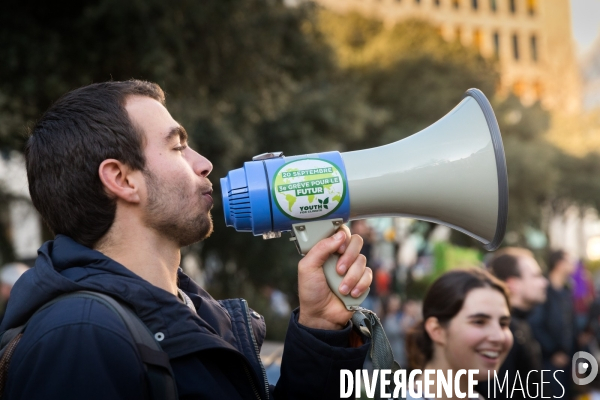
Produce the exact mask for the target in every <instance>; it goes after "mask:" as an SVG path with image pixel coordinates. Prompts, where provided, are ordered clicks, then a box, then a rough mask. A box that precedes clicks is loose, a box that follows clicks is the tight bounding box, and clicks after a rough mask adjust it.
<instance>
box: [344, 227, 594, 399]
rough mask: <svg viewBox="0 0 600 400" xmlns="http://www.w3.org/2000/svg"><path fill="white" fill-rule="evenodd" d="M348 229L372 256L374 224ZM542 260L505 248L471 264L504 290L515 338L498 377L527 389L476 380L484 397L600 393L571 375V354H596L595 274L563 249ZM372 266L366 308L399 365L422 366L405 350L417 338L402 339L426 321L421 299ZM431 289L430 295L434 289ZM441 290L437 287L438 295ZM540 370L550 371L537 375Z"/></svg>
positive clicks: (524, 251) (571, 396)
mask: <svg viewBox="0 0 600 400" xmlns="http://www.w3.org/2000/svg"><path fill="white" fill-rule="evenodd" d="M352 231H353V233H357V234H360V235H361V236H362V237H363V238H364V240H365V246H364V247H363V253H364V254H365V256H367V259H368V260H373V257H372V255H371V254H370V253H371V251H372V246H373V240H374V233H373V231H372V230H371V228H370V227H369V226H368V225H367V224H366V223H364V221H356V222H355V223H353V224H352ZM544 261H545V262H544V264H545V271H542V268H541V267H540V265H539V264H538V262H537V261H536V258H535V257H534V254H533V253H532V252H531V251H530V250H527V249H525V248H516V247H506V248H502V249H500V250H498V251H496V252H495V253H493V254H491V255H489V257H488V258H487V259H486V262H485V265H483V266H481V265H480V266H473V268H474V269H485V270H487V272H489V273H490V274H491V275H492V276H493V277H495V278H497V279H498V280H499V281H501V282H502V283H503V284H504V286H505V288H506V291H507V296H508V300H509V302H508V304H509V306H510V318H511V319H510V325H509V328H510V331H511V332H512V337H513V343H512V346H511V347H510V350H508V353H507V354H506V358H505V359H504V360H503V361H502V364H501V366H500V367H499V368H497V376H498V377H499V378H501V380H502V379H504V376H505V375H507V376H508V380H507V382H509V385H510V388H512V386H513V384H514V382H515V380H520V382H521V383H522V385H523V389H524V390H523V391H520V390H518V385H517V389H516V390H515V391H512V393H498V392H496V393H494V392H493V384H492V385H488V384H487V382H486V381H483V382H481V381H480V384H479V386H478V390H479V391H480V393H481V394H482V395H483V396H484V397H485V398H513V399H514V398H535V397H537V398H540V397H541V394H542V393H541V392H540V391H541V390H542V389H543V394H544V397H547V396H551V397H553V398H565V399H574V398H580V399H586V398H599V399H600V380H599V379H598V378H596V379H595V380H594V381H593V382H592V383H590V384H588V385H584V386H578V385H575V384H574V382H573V379H572V378H571V368H572V362H575V360H573V356H574V355H575V353H576V352H578V351H586V352H588V353H591V354H592V355H593V357H594V358H596V359H597V360H599V359H600V297H599V296H598V295H597V290H596V288H595V285H594V281H593V276H592V274H591V272H590V271H589V270H587V269H586V267H585V265H584V263H583V262H582V261H580V260H576V259H574V258H573V257H571V256H570V255H569V254H568V253H567V252H565V251H562V250H555V251H552V252H551V253H550V254H549V256H548V258H547V260H544ZM369 266H370V267H371V268H372V269H373V270H374V273H375V279H374V280H373V285H372V287H371V292H370V294H369V297H368V299H367V301H365V303H364V306H366V307H367V308H370V309H373V310H374V311H376V312H377V314H378V315H379V317H380V319H381V321H382V323H383V325H384V329H385V332H386V334H387V337H388V339H389V341H390V344H391V346H392V349H393V352H394V357H395V359H396V360H397V361H398V362H399V364H400V366H401V367H402V368H407V369H413V368H423V367H424V365H413V364H412V362H411V360H410V356H409V355H408V353H410V351H411V348H410V347H411V346H414V343H407V337H408V336H410V335H411V332H412V331H414V329H415V327H416V326H417V325H418V324H419V323H422V322H423V302H422V301H420V300H416V299H410V298H406V296H404V295H402V296H401V293H398V292H396V290H394V285H393V282H392V281H393V279H394V277H393V276H392V277H391V278H390V274H389V273H383V272H382V271H380V270H379V268H378V266H377V265H376V264H375V265H369ZM442 276H443V275H442ZM430 292H431V288H430ZM429 295H430V296H431V295H432V296H431V297H435V296H436V293H429ZM446 295H447V294H444V293H437V297H440V296H442V297H443V296H446ZM426 297H427V296H426ZM403 298H404V300H402V299H403ZM463 300H464V299H463ZM586 365H587V364H586ZM542 370H544V371H550V372H546V373H545V375H544V376H541V375H540V374H541V371H542ZM588 371H589V370H588ZM588 371H585V372H588ZM580 372H581V371H580ZM492 376H493V375H492ZM553 376H554V377H555V378H554V379H552V377H553ZM583 376H585V373H584V374H583ZM549 377H550V379H549ZM542 381H543V382H544V383H543V384H541V383H540V382H542ZM527 386H529V387H527ZM541 386H543V388H542V387H541ZM528 390H529V391H528ZM535 393H537V395H535Z"/></svg>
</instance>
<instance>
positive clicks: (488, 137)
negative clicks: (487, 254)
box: [221, 89, 508, 310]
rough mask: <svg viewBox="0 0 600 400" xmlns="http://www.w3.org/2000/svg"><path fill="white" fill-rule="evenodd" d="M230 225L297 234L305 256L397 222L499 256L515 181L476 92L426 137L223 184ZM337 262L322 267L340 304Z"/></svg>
mask: <svg viewBox="0 0 600 400" xmlns="http://www.w3.org/2000/svg"><path fill="white" fill-rule="evenodd" d="M221 190H222V196H223V209H224V212H225V223H226V224H227V226H233V227H234V228H235V229H236V230H238V231H248V232H252V233H253V234H254V235H262V236H263V238H265V239H271V238H276V237H280V236H281V232H286V231H290V232H291V233H292V238H291V240H293V241H294V242H295V243H296V245H297V246H298V249H299V251H300V253H301V254H302V255H304V254H306V253H307V252H308V251H309V250H310V249H311V248H312V247H313V246H314V245H315V244H316V243H317V242H318V241H319V240H321V239H324V238H326V237H328V236H330V235H332V234H333V233H334V232H335V231H336V230H337V229H338V228H339V226H340V225H341V224H343V223H345V222H347V221H349V220H355V219H364V218H369V217H381V216H393V217H410V218H415V219H419V220H424V221H430V222H434V223H438V224H442V225H446V226H448V227H450V228H453V229H456V230H458V231H460V232H463V233H465V234H467V235H469V236H471V237H473V238H475V239H477V240H478V241H480V242H481V243H483V246H484V248H485V249H486V250H490V251H491V250H495V249H496V248H497V247H498V246H499V245H500V243H501V241H502V239H503V238H504V233H505V229H506V222H507V214H508V178H507V174H506V161H505V157H504V148H503V146H502V138H501V136H500V129H499V128H498V122H497V120H496V117H495V115H494V111H493V110H492V107H491V105H490V103H489V101H488V100H487V98H486V97H485V95H484V94H483V93H482V92H481V91H480V90H478V89H469V90H467V92H466V93H465V95H464V97H463V99H462V101H461V102H460V103H459V104H458V105H457V106H456V107H454V109H452V110H451V111H450V112H449V113H448V114H446V115H445V116H444V117H443V118H441V119H440V120H439V121H437V122H436V123H434V124H433V125H431V126H429V127H428V128H426V129H424V130H422V131H420V132H418V133H416V134H414V135H412V136H410V137H407V138H405V139H403V140H399V141H397V142H395V143H391V144H388V145H385V146H380V147H375V148H371V149H365V150H359V151H351V152H346V153H339V152H325V153H316V154H305V155H300V156H293V157H284V156H283V154H282V153H281V152H273V153H265V154H261V155H259V156H256V157H254V158H253V160H252V161H249V162H246V163H244V167H243V168H239V169H235V170H232V171H230V172H229V173H228V174H227V177H226V178H222V179H221ZM337 260H338V256H336V255H333V256H331V257H330V259H329V260H327V262H326V263H325V265H324V266H323V268H324V272H325V276H326V278H327V282H328V284H329V287H330V288H331V290H332V291H333V292H334V293H335V294H336V295H337V296H338V297H339V298H340V299H341V300H342V301H343V302H344V304H345V305H346V307H347V309H349V310H355V309H357V308H358V306H359V305H360V304H361V303H362V301H363V300H364V298H365V297H366V295H367V293H365V294H363V295H362V296H361V297H359V298H356V299H355V298H353V297H351V296H349V295H342V294H340V293H339V292H338V289H337V288H338V286H339V284H340V283H341V280H342V277H340V276H339V275H338V273H337V272H336V270H335V267H336V263H337Z"/></svg>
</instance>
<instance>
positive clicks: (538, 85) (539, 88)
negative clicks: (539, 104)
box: [533, 81, 544, 99]
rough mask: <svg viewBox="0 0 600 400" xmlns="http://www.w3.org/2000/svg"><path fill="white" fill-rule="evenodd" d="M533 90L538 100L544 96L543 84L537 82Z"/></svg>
mask: <svg viewBox="0 0 600 400" xmlns="http://www.w3.org/2000/svg"><path fill="white" fill-rule="evenodd" d="M533 90H534V91H535V95H536V96H537V98H538V99H541V98H542V95H543V94H544V87H543V86H542V83H541V82H540V81H536V82H535V83H534V84H533Z"/></svg>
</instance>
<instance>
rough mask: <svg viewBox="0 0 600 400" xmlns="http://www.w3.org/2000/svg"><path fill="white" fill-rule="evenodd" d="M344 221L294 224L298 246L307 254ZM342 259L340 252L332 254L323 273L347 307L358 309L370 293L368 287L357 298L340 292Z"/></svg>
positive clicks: (324, 266) (303, 253)
mask: <svg viewBox="0 0 600 400" xmlns="http://www.w3.org/2000/svg"><path fill="white" fill-rule="evenodd" d="M343 223H344V221H343V220H342V219H331V220H325V221H310V222H302V223H298V224H294V225H292V229H293V233H294V236H295V237H294V238H292V239H291V240H295V241H296V244H297V246H298V250H299V251H300V254H302V255H303V256H304V255H306V254H307V253H308V252H309V251H310V249H312V248H313V247H314V246H315V245H316V244H317V243H318V242H319V241H320V240H322V239H325V238H328V237H330V236H331V235H333V234H334V233H335V232H336V231H337V230H338V229H339V228H340V227H341V226H342V225H343ZM339 259H340V256H339V254H336V253H334V254H332V255H331V256H329V258H328V259H327V260H326V261H325V263H324V264H323V273H324V274H325V279H326V280H327V284H328V285H329V288H330V289H331V291H332V292H333V293H334V294H335V295H336V296H337V297H338V298H339V299H340V300H341V301H342V303H344V305H345V306H346V309H347V310H349V311H353V310H356V309H357V308H358V307H359V306H360V304H361V303H362V302H363V301H364V299H365V298H366V297H367V294H369V289H368V288H367V289H366V290H365V292H364V293H363V294H362V295H361V296H359V297H357V298H355V297H352V296H351V295H350V293H348V294H346V295H344V294H342V293H340V291H339V287H340V285H341V283H342V280H343V279H344V276H342V275H340V274H339V273H338V272H337V270H336V267H337V263H338V260H339Z"/></svg>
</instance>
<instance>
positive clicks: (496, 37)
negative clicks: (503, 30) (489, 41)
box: [494, 32, 500, 58]
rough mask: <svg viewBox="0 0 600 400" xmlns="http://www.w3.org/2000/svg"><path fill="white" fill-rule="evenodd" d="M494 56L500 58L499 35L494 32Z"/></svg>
mask: <svg viewBox="0 0 600 400" xmlns="http://www.w3.org/2000/svg"><path fill="white" fill-rule="evenodd" d="M494 54H496V57H497V58H500V35H499V34H498V32H494Z"/></svg>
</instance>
